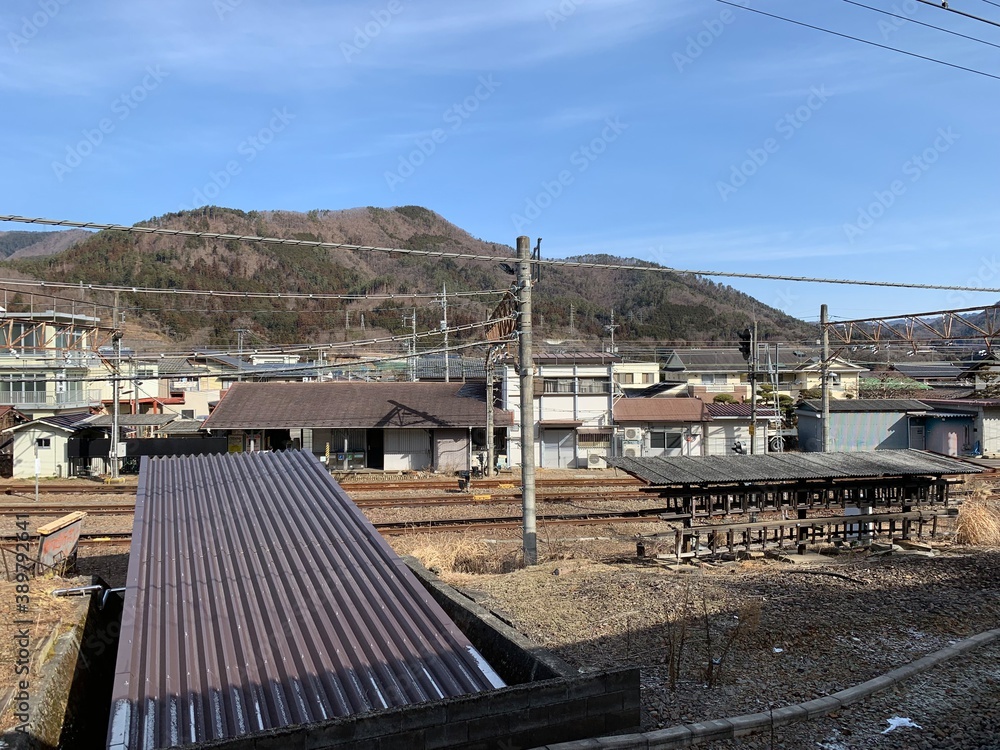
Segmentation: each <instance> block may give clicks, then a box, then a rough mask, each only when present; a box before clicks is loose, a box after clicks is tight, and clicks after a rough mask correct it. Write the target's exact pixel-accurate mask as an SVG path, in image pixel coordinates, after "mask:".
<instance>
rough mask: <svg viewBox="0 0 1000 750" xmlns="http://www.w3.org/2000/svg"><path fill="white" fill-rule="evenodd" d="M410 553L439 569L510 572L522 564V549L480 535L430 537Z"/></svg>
mask: <svg viewBox="0 0 1000 750" xmlns="http://www.w3.org/2000/svg"><path fill="white" fill-rule="evenodd" d="M408 554H410V555H413V556H414V557H415V558H417V559H418V560H419V561H420V562H421V563H422V564H423V566H424V567H425V568H428V569H430V570H434V571H436V572H439V573H471V574H474V575H481V574H489V573H509V572H511V571H512V570H515V569H517V568H518V567H520V549H519V548H517V549H501V548H500V546H499V545H497V544H488V543H486V542H484V541H482V540H481V539H476V538H473V537H462V538H459V539H457V540H456V539H448V540H441V541H440V542H437V541H436V540H435V541H428V542H426V543H425V544H422V545H419V546H416V547H414V548H413V549H411V550H409V552H408Z"/></svg>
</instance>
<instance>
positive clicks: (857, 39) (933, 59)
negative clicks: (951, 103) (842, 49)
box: [715, 0, 1000, 81]
mask: <svg viewBox="0 0 1000 750" xmlns="http://www.w3.org/2000/svg"><path fill="white" fill-rule="evenodd" d="M715 1H716V2H717V3H722V4H723V5H731V6H733V7H734V8H739V9H740V10H748V11H750V12H751V13H758V14H760V15H762V16H767V17H768V18H775V19H777V20H779V21H785V22H787V23H793V24H795V25H796V26H804V27H805V28H807V29H813V30H815V31H822V32H824V33H825V34H833V35H834V36H839V37H841V38H843V39H850V40H851V41H854V42H861V43H862V44H870V45H871V46H872V47H878V48H879V49H886V50H889V51H890V52H898V53H900V54H901V55H908V56H909V57H916V58H918V59H920V60H926V61H927V62H932V63H937V64H938V65H947V66H948V67H949V68H957V69H958V70H964V71H966V72H967V73H975V74H976V75H980V76H986V77H987V78H994V79H996V80H998V81H1000V76H998V75H994V74H993V73H987V72H985V71H982V70H977V69H976V68H967V67H966V66H964V65H957V64H956V63H950V62H945V61H944V60H939V59H938V58H936V57H928V56H927V55H918V54H917V53H916V52H909V51H907V50H905V49H900V48H899V47H890V46H889V45H888V44H879V43H878V42H873V41H870V40H868V39H862V38H861V37H859V36H851V35H850V34H844V33H841V32H839V31H833V30H832V29H827V28H824V27H822V26H815V25H813V24H811V23H806V22H805V21H796V20H795V19H793V18H787V17H785V16H779V15H777V14H776V13H767V12H765V11H763V10H757V9H756V8H749V7H747V6H746V5H740V4H739V3H734V2H730V0H715ZM921 1H922V2H923V1H924V0H921ZM928 4H929V5H933V3H928Z"/></svg>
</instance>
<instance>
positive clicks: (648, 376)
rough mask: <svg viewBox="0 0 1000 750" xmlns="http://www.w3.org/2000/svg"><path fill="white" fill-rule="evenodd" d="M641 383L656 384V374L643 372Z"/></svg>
mask: <svg viewBox="0 0 1000 750" xmlns="http://www.w3.org/2000/svg"><path fill="white" fill-rule="evenodd" d="M642 382H643V383H655V382H656V373H655V372H644V373H643V374H642Z"/></svg>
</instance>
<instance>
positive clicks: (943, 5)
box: [917, 0, 1000, 26]
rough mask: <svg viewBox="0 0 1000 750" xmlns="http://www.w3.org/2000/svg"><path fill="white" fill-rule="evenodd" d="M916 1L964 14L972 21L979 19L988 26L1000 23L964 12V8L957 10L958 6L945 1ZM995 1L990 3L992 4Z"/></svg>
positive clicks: (999, 24)
mask: <svg viewBox="0 0 1000 750" xmlns="http://www.w3.org/2000/svg"><path fill="white" fill-rule="evenodd" d="M917 2H918V3H923V4H924V5H929V6H931V7H932V8H937V9H938V10H946V11H948V12H949V13H957V14H958V15H960V16H965V17H966V18H971V19H972V20H974V21H981V22H982V23H988V24H989V25H990V26H1000V23H997V22H996V21H991V20H990V19H989V18H983V17H982V16H977V15H974V14H972V13H966V12H965V11H964V10H959V9H958V8H952V7H951V6H950V5H948V3H946V2H936V3H932V2H931V0H917ZM994 4H995V3H990V5H994Z"/></svg>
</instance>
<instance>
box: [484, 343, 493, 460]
mask: <svg viewBox="0 0 1000 750" xmlns="http://www.w3.org/2000/svg"><path fill="white" fill-rule="evenodd" d="M495 350H496V347H494V346H491V347H489V348H488V349H487V350H486V466H484V467H482V468H483V476H484V477H491V476H493V463H494V460H495V459H494V456H493V453H494V451H493V431H494V429H495V428H494V425H493V356H494V351H495Z"/></svg>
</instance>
